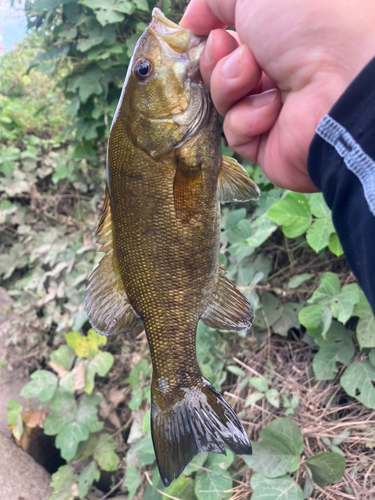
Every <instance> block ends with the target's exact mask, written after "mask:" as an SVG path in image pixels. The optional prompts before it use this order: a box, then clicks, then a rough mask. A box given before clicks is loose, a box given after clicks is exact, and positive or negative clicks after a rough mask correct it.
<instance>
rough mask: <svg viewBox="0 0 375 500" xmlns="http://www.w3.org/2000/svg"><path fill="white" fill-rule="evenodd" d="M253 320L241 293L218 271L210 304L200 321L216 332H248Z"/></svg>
mask: <svg viewBox="0 0 375 500" xmlns="http://www.w3.org/2000/svg"><path fill="white" fill-rule="evenodd" d="M253 319H254V313H253V310H252V308H251V306H250V304H249V302H248V300H247V299H246V297H244V296H243V295H242V293H241V292H240V291H239V290H238V289H237V288H236V287H235V286H234V285H233V283H231V282H230V281H229V280H228V279H227V278H225V276H223V275H222V273H221V271H219V273H218V276H217V281H216V286H215V291H214V294H213V298H212V300H211V303H210V304H209V306H208V307H207V309H206V310H205V312H204V314H203V316H202V317H201V321H202V322H203V323H204V324H205V325H207V326H210V327H211V328H215V329H217V330H229V331H239V330H248V329H249V328H250V327H251V325H252V323H253Z"/></svg>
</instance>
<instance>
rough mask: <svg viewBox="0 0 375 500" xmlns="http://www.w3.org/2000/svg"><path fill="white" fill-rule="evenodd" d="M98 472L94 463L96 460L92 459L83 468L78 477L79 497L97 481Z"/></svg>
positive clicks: (82, 496)
mask: <svg viewBox="0 0 375 500" xmlns="http://www.w3.org/2000/svg"><path fill="white" fill-rule="evenodd" d="M99 479H100V472H99V470H98V467H97V465H96V462H95V461H94V460H93V461H92V462H90V463H89V464H87V465H86V467H85V468H84V469H83V471H82V472H81V474H80V475H79V477H78V495H79V498H84V497H85V496H86V495H87V493H88V492H89V489H90V488H91V486H92V484H93V482H94V481H99Z"/></svg>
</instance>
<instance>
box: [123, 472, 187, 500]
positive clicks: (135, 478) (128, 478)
mask: <svg viewBox="0 0 375 500" xmlns="http://www.w3.org/2000/svg"><path fill="white" fill-rule="evenodd" d="M180 477H183V476H180ZM124 484H125V488H126V489H127V490H128V500H132V498H133V497H134V495H135V494H136V491H137V489H138V487H139V485H140V484H141V473H140V471H139V469H138V468H137V467H132V466H130V465H128V466H127V467H126V472H125V483H124Z"/></svg>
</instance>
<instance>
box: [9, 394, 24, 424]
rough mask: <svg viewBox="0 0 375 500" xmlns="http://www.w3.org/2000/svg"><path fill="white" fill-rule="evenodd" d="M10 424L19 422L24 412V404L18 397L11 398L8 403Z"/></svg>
mask: <svg viewBox="0 0 375 500" xmlns="http://www.w3.org/2000/svg"><path fill="white" fill-rule="evenodd" d="M7 410H8V416H7V419H8V424H9V425H12V424H15V423H16V422H17V419H18V416H19V415H21V413H22V405H21V404H20V403H19V402H18V401H17V400H16V399H10V400H9V401H8V403H7Z"/></svg>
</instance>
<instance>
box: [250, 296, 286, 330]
mask: <svg viewBox="0 0 375 500" xmlns="http://www.w3.org/2000/svg"><path fill="white" fill-rule="evenodd" d="M262 311H263V313H262ZM262 311H260V310H258V311H257V313H256V315H255V319H254V326H256V327H258V328H259V329H261V330H266V329H267V324H268V326H272V325H273V324H274V323H276V321H277V320H278V319H279V318H280V317H281V316H282V314H283V305H282V304H281V302H280V301H279V299H278V298H277V297H276V295H274V294H273V293H269V292H264V293H263V303H262ZM263 314H264V315H265V317H266V320H267V324H266V321H265V319H264V316H263Z"/></svg>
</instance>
